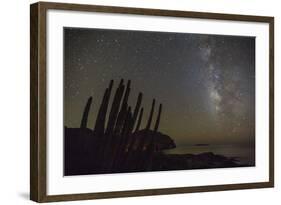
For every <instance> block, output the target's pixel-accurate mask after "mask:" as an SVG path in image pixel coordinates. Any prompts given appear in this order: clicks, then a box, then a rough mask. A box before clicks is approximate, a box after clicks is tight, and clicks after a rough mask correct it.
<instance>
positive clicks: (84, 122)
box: [80, 97, 93, 128]
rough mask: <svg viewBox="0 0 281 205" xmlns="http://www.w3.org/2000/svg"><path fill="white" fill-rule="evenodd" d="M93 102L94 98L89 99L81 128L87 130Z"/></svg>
mask: <svg viewBox="0 0 281 205" xmlns="http://www.w3.org/2000/svg"><path fill="white" fill-rule="evenodd" d="M92 100H93V98H92V97H89V99H88V101H87V104H86V106H85V109H84V112H83V117H82V120H81V125H80V128H87V122H88V116H89V111H90V107H91V104H92Z"/></svg>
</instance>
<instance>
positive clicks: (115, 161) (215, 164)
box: [64, 128, 245, 176]
mask: <svg viewBox="0 0 281 205" xmlns="http://www.w3.org/2000/svg"><path fill="white" fill-rule="evenodd" d="M152 136H153V139H151V138H152ZM129 139H130V140H129V141H127V140H125V139H123V140H122V139H121V138H120V137H116V138H112V139H111V141H110V142H109V141H105V140H103V139H102V138H99V137H95V136H94V134H93V131H92V130H90V129H87V128H86V129H81V128H65V140H64V141H65V161H64V163H65V164H64V165H65V167H64V168H65V169H64V170H65V173H64V174H65V175H66V176H67V175H83V174H105V173H125V172H142V171H168V170H186V169H204V168H222V167H238V166H245V165H240V164H238V163H237V162H236V160H235V158H227V157H224V156H222V155H216V154H213V153H212V152H206V153H202V154H196V155H195V154H165V153H163V152H162V150H166V149H172V148H175V143H174V142H173V140H172V139H171V138H170V137H169V136H167V135H163V134H161V133H160V132H157V133H153V131H151V130H149V131H146V130H140V131H138V132H136V133H134V134H132V135H131V136H130V138H129ZM152 144H153V145H152Z"/></svg>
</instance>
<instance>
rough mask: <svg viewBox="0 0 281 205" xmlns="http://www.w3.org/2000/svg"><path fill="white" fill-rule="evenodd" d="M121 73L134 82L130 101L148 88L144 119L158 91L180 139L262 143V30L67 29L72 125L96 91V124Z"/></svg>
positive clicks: (163, 124)
mask: <svg viewBox="0 0 281 205" xmlns="http://www.w3.org/2000/svg"><path fill="white" fill-rule="evenodd" d="M121 78H123V79H124V80H128V79H130V80H131V81H132V82H131V88H132V90H131V94H130V100H129V104H130V105H133V106H134V105H135V101H136V99H137V95H138V93H139V92H143V94H144V96H143V103H142V105H143V106H144V118H143V122H146V121H147V117H148V112H149V110H150V107H151V103H152V100H153V98H155V99H156V105H157V107H158V105H159V103H162V104H163V111H162V116H161V121H160V127H159V131H160V132H162V133H164V134H167V135H169V136H170V137H171V138H173V139H174V140H175V142H176V144H177V146H179V145H189V144H194V143H208V144H228V145H229V144H236V145H237V144H238V145H242V144H244V145H245V144H246V145H249V144H253V143H254V140H255V38H254V37H240V36H223V35H202V34H187V33H165V32H147V31H121V30H106V29H79V28H64V109H65V110H64V124H65V126H68V127H79V126H80V121H81V117H82V113H83V109H84V106H85V104H86V102H87V99H88V97H89V96H93V104H92V107H91V111H90V116H89V122H88V127H89V128H91V129H92V128H93V127H94V122H95V119H96V116H97V111H98V107H99V105H100V103H101V100H102V96H103V93H104V90H105V89H106V87H107V86H108V84H109V81H110V80H111V79H113V80H114V87H113V88H114V89H113V92H115V89H116V87H117V85H118V84H119V81H120V79H121ZM111 97H112V96H111ZM144 126H145V125H144V123H143V124H142V127H144Z"/></svg>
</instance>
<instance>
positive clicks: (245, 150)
mask: <svg viewBox="0 0 281 205" xmlns="http://www.w3.org/2000/svg"><path fill="white" fill-rule="evenodd" d="M204 152H212V153H214V154H218V155H223V156H225V157H234V158H235V159H237V163H239V164H241V165H248V166H254V165H255V147H253V146H247V145H185V146H177V147H176V148H173V149H169V150H165V151H164V153H167V154H200V153H204Z"/></svg>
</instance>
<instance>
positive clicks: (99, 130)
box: [67, 79, 162, 173]
mask: <svg viewBox="0 0 281 205" xmlns="http://www.w3.org/2000/svg"><path fill="white" fill-rule="evenodd" d="M113 84H114V82H113V80H111V81H110V83H109V86H108V87H107V88H106V89H105V91H104V95H103V98H102V101H101V103H100V107H99V110H98V114H97V117H96V121H95V125H94V129H93V131H91V130H90V129H86V128H87V121H88V117H89V112H90V108H91V104H92V101H93V98H92V97H89V99H88V101H87V103H86V105H85V108H84V111H83V116H82V120H81V124H80V128H81V129H84V131H83V132H82V130H81V131H79V133H80V134H82V135H83V134H86V135H88V134H87V133H93V134H92V137H91V138H93V144H89V145H84V146H86V147H89V148H87V149H85V147H84V148H83V147H80V148H77V149H78V152H79V153H78V155H79V156H80V155H83V156H85V157H86V158H91V159H92V160H88V161H89V163H88V164H87V163H86V165H83V166H86V167H87V169H90V170H91V172H92V173H111V172H123V171H132V170H146V169H147V167H144V166H147V165H148V163H151V159H152V157H151V155H153V149H152V148H151V147H153V146H152V145H151V144H152V143H154V141H153V140H152V139H153V135H154V134H153V133H155V134H157V131H158V128H159V123H160V118H161V112H162V104H160V105H159V109H158V115H157V119H156V122H155V125H154V130H153V131H151V130H150V127H151V124H152V118H153V113H154V108H155V103H156V101H155V99H153V101H152V105H151V109H150V113H149V117H148V120H147V122H146V126H145V129H144V131H145V132H141V130H140V127H141V124H142V118H143V113H144V108H143V107H141V104H142V98H143V93H141V92H140V93H139V94H138V96H137V101H136V104H135V106H134V109H132V107H131V106H130V105H129V104H128V101H129V97H130V91H131V87H130V86H131V81H130V80H128V81H127V84H126V86H125V85H124V80H123V79H121V80H120V83H119V85H118V87H117V88H116V89H115V93H114V96H113V99H112V103H111V107H110V105H109V101H110V99H111V93H112V90H113ZM108 112H109V114H107V113H108ZM106 118H107V119H106ZM139 133H142V134H141V135H140V136H138V135H139ZM75 139H77V138H75ZM81 140H82V138H81ZM87 153H88V154H87ZM147 160H150V162H147ZM76 166H78V165H76ZM67 167H75V166H67ZM78 167H79V166H78Z"/></svg>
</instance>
